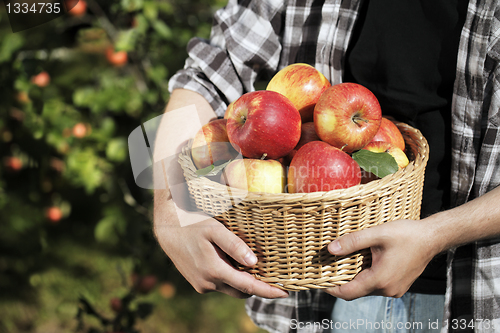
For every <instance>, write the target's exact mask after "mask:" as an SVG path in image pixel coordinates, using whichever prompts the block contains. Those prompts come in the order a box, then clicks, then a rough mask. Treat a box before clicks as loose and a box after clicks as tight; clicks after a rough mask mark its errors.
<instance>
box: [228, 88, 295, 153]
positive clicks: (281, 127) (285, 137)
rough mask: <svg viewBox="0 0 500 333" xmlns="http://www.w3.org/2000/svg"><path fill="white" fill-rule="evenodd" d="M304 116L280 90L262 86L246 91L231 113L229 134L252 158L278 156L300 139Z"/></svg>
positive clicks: (287, 151)
mask: <svg viewBox="0 0 500 333" xmlns="http://www.w3.org/2000/svg"><path fill="white" fill-rule="evenodd" d="M300 128H301V119H300V114H299V111H297V109H296V108H295V106H294V105H293V104H292V102H290V100H288V98H286V97H285V96H283V95H282V94H280V93H277V92H275V91H268V90H260V91H253V92H248V93H246V94H243V95H242V96H241V97H240V98H238V99H237V100H236V101H235V102H234V104H233V105H232V107H231V108H230V109H229V114H228V115H227V134H228V138H229V141H230V142H231V143H232V144H233V145H234V147H235V148H236V150H238V151H239V152H241V154H242V155H243V156H245V157H248V158H256V159H260V158H267V159H271V160H274V159H278V158H281V157H283V156H286V155H287V154H288V153H289V152H290V151H292V149H293V148H294V147H295V146H296V145H297V143H298V142H299V139H300Z"/></svg>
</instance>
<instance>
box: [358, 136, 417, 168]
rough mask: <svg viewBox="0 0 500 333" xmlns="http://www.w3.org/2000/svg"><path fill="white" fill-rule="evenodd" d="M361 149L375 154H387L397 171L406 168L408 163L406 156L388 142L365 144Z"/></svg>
mask: <svg viewBox="0 0 500 333" xmlns="http://www.w3.org/2000/svg"><path fill="white" fill-rule="evenodd" d="M363 149H366V150H369V151H372V152H375V153H384V152H385V153H389V154H390V155H391V156H392V157H394V159H395V160H396V163H397V164H398V167H399V169H402V168H404V167H406V166H407V165H408V164H409V163H410V161H409V160H408V156H406V154H405V152H404V151H403V150H402V149H401V148H399V147H396V146H395V145H393V144H392V143H390V142H385V141H375V142H370V143H369V144H367V145H366V146H365V147H364V148H363Z"/></svg>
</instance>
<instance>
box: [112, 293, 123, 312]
mask: <svg viewBox="0 0 500 333" xmlns="http://www.w3.org/2000/svg"><path fill="white" fill-rule="evenodd" d="M109 305H110V307H111V309H112V310H113V311H114V312H117V313H118V312H121V311H122V309H123V304H122V300H121V299H119V298H118V297H113V298H112V299H111V300H110V301H109Z"/></svg>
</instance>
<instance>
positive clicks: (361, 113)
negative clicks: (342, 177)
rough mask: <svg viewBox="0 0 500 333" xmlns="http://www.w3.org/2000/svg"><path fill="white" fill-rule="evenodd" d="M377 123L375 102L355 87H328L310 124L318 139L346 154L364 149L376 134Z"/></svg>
mask: <svg viewBox="0 0 500 333" xmlns="http://www.w3.org/2000/svg"><path fill="white" fill-rule="evenodd" d="M381 120H382V111H381V108H380V104H379V102H378V100H377V98H376V97H375V95H374V94H373V93H372V92H371V91H370V90H369V89H367V88H366V87H364V86H362V85H360V84H357V83H340V84H336V85H333V86H331V87H330V88H328V89H327V90H325V92H323V94H321V96H320V98H319V100H318V103H316V106H315V107H314V124H315V127H316V133H317V134H318V136H319V137H320V139H321V140H323V141H325V142H327V143H329V144H331V145H332V146H335V147H337V148H343V150H344V151H345V152H348V153H351V152H354V151H356V150H359V149H361V148H363V147H364V146H366V145H367V144H368V143H369V142H370V141H371V140H372V138H373V137H374V136H375V134H376V133H377V131H378V129H379V127H380V123H381Z"/></svg>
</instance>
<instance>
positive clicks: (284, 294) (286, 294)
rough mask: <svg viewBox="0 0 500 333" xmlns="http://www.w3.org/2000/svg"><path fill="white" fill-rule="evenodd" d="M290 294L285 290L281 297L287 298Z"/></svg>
mask: <svg viewBox="0 0 500 333" xmlns="http://www.w3.org/2000/svg"><path fill="white" fill-rule="evenodd" d="M288 296H289V295H288V293H287V292H284V293H283V294H282V295H281V296H279V298H287V297H288Z"/></svg>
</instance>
